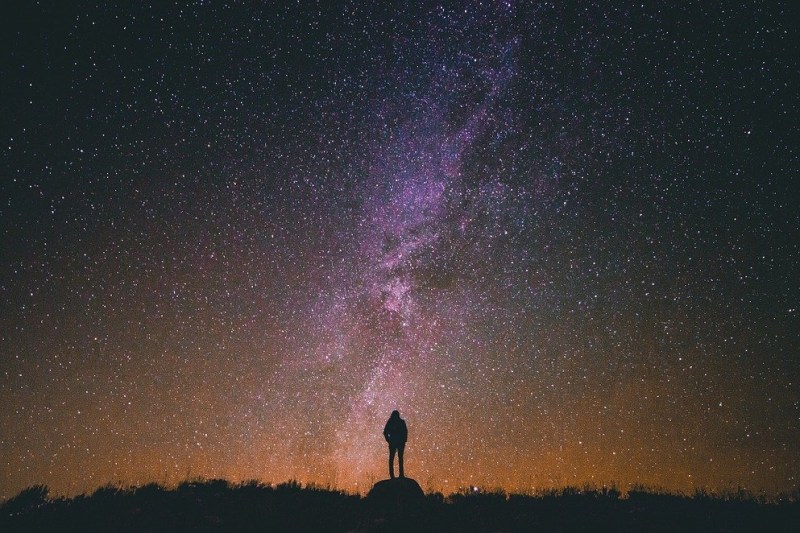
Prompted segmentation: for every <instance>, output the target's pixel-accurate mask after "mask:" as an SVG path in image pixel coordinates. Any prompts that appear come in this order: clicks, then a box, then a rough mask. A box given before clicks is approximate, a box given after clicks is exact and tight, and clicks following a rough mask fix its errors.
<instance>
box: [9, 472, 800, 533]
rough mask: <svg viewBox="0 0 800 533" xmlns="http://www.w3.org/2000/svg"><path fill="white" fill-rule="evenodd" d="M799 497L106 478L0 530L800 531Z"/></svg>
mask: <svg viewBox="0 0 800 533" xmlns="http://www.w3.org/2000/svg"><path fill="white" fill-rule="evenodd" d="M799 528H800V501H798V498H797V497H796V495H795V497H792V498H791V499H787V500H785V501H781V502H779V503H766V502H762V501H759V500H758V499H756V498H753V497H751V496H750V495H747V494H745V493H735V494H729V495H726V496H712V495H709V494H706V493H697V494H695V495H693V496H691V497H690V496H683V495H675V494H666V493H660V492H655V491H647V490H635V491H631V492H629V493H628V495H627V497H621V495H620V494H619V492H618V491H616V490H615V489H582V490H579V489H565V490H561V491H551V492H547V493H544V494H539V495H535V496H526V495H517V494H512V495H506V494H504V493H502V492H482V491H477V490H475V489H472V490H465V491H462V492H459V493H456V494H452V495H450V496H447V497H444V496H442V495H441V494H438V493H435V494H428V495H426V496H425V498H424V499H423V500H421V501H419V502H418V503H417V504H414V505H407V504H404V503H402V502H401V503H400V505H397V504H391V503H390V504H387V503H386V501H381V502H376V501H374V500H373V499H369V498H361V497H360V496H354V495H350V494H346V493H343V492H339V491H335V490H331V489H326V488H319V487H313V486H311V487H301V486H300V484H298V483H296V482H287V483H283V484H280V485H277V486H270V485H264V484H260V483H257V482H248V483H243V484H240V485H232V484H229V483H228V482H227V481H225V480H203V481H187V482H184V483H182V484H180V485H179V486H178V487H176V488H174V489H167V488H164V487H162V486H160V485H157V484H149V485H144V486H141V487H132V488H119V487H113V486H106V487H101V488H99V489H97V490H96V491H95V492H94V493H92V494H91V495H80V496H76V497H74V498H70V499H65V498H54V499H50V498H48V492H47V488H46V487H44V486H36V487H31V488H29V489H26V490H25V491H23V492H21V493H20V494H18V495H17V496H15V497H14V498H11V499H10V500H8V501H6V502H5V503H4V504H3V506H2V508H0V531H237V532H242V531H414V532H415V533H418V532H421V531H606V530H608V531H798V530H800V529H799Z"/></svg>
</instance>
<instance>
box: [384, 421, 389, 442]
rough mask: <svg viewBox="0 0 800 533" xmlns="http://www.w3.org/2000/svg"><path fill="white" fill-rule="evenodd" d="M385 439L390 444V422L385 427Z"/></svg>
mask: <svg viewBox="0 0 800 533" xmlns="http://www.w3.org/2000/svg"><path fill="white" fill-rule="evenodd" d="M383 438H384V439H386V442H389V422H386V425H385V426H383Z"/></svg>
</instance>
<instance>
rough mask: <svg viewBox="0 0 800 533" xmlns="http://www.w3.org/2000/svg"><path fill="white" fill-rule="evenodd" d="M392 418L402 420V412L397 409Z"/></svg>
mask: <svg viewBox="0 0 800 533" xmlns="http://www.w3.org/2000/svg"><path fill="white" fill-rule="evenodd" d="M391 418H400V411H398V410H396V409H395V410H394V411H392V416H391Z"/></svg>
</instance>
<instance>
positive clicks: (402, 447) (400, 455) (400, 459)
mask: <svg viewBox="0 0 800 533" xmlns="http://www.w3.org/2000/svg"><path fill="white" fill-rule="evenodd" d="M405 449H406V445H405V443H403V444H401V445H400V446H398V447H397V462H398V463H400V477H406V476H405V474H404V473H403V452H404V451H405Z"/></svg>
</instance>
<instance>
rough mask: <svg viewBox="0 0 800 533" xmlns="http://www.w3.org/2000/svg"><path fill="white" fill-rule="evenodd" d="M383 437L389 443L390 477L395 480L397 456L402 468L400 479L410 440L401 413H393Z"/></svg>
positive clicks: (385, 427)
mask: <svg viewBox="0 0 800 533" xmlns="http://www.w3.org/2000/svg"><path fill="white" fill-rule="evenodd" d="M383 437H384V438H385V439H386V442H388V443H389V477H390V478H391V479H394V455H395V453H396V454H397V462H398V464H399V466H400V477H405V475H404V474H403V451H404V450H405V447H406V440H408V426H406V421H405V420H403V419H402V418H400V412H399V411H392V416H390V417H389V420H388V421H387V422H386V425H385V426H384V428H383Z"/></svg>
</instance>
